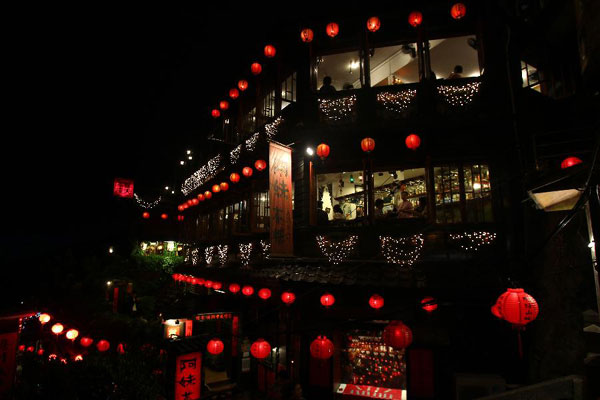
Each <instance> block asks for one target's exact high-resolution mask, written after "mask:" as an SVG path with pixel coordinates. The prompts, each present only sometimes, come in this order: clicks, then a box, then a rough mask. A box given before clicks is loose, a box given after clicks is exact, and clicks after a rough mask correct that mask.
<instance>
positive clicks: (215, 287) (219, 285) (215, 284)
mask: <svg viewBox="0 0 600 400" xmlns="http://www.w3.org/2000/svg"><path fill="white" fill-rule="evenodd" d="M222 287H223V284H222V283H221V282H213V284H212V289H213V290H219V289H221V288H222Z"/></svg>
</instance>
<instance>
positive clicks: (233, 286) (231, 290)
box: [229, 283, 240, 294]
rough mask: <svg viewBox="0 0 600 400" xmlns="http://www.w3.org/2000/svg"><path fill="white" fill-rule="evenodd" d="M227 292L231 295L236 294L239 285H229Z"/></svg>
mask: <svg viewBox="0 0 600 400" xmlns="http://www.w3.org/2000/svg"><path fill="white" fill-rule="evenodd" d="M229 291H230V292H231V293H233V294H236V293H237V292H239V291H240V285H238V284H237V283H232V284H231V285H229Z"/></svg>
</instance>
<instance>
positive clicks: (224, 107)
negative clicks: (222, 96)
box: [219, 100, 229, 110]
mask: <svg viewBox="0 0 600 400" xmlns="http://www.w3.org/2000/svg"><path fill="white" fill-rule="evenodd" d="M219 108H220V109H221V110H227V109H228V108H229V102H228V101H226V100H222V101H221V102H220V103H219Z"/></svg>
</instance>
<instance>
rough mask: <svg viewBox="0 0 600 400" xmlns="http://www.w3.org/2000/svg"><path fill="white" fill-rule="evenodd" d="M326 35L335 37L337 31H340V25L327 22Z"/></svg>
mask: <svg viewBox="0 0 600 400" xmlns="http://www.w3.org/2000/svg"><path fill="white" fill-rule="evenodd" d="M325 31H326V32H327V35H328V36H329V37H336V36H337V34H338V33H340V26H339V25H338V24H336V23H335V22H330V23H329V24H327V28H325Z"/></svg>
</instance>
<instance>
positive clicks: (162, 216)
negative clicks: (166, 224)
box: [160, 213, 169, 219]
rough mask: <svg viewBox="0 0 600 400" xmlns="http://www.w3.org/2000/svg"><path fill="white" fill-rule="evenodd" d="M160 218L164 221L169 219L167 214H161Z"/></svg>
mask: <svg viewBox="0 0 600 400" xmlns="http://www.w3.org/2000/svg"><path fill="white" fill-rule="evenodd" d="M160 217H161V218H162V219H167V218H169V216H168V215H167V214H165V213H163V214H160Z"/></svg>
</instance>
